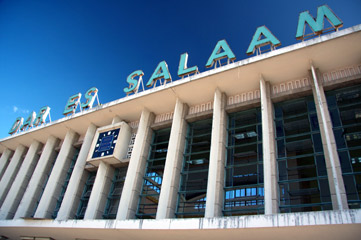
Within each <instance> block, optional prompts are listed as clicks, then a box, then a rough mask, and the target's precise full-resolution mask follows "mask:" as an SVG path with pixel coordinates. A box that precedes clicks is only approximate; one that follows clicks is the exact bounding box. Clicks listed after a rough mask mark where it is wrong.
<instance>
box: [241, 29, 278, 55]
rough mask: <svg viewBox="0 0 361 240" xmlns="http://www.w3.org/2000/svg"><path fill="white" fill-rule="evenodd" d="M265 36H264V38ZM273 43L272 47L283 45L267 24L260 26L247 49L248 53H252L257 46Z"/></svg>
mask: <svg viewBox="0 0 361 240" xmlns="http://www.w3.org/2000/svg"><path fill="white" fill-rule="evenodd" d="M262 37H263V38H262ZM268 44H270V45H271V48H273V47H277V46H280V45H281V42H280V41H279V40H278V39H277V38H276V37H275V36H274V35H273V34H272V33H271V31H270V30H268V28H267V27H266V26H261V27H258V28H257V30H256V32H255V33H254V35H253V38H252V41H251V43H250V44H249V47H248V49H247V54H248V55H252V54H254V52H255V51H256V49H257V48H260V47H263V46H265V45H268Z"/></svg>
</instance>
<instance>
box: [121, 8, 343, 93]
mask: <svg viewBox="0 0 361 240" xmlns="http://www.w3.org/2000/svg"><path fill="white" fill-rule="evenodd" d="M325 18H326V19H327V20H328V21H329V23H330V24H331V25H332V28H334V29H335V30H338V28H340V27H342V25H343V22H342V21H341V19H339V18H338V17H337V16H336V15H335V14H334V12H333V11H332V10H331V9H330V8H329V7H328V6H327V5H323V6H320V7H318V9H317V17H316V18H313V17H312V16H311V15H310V13H309V12H308V11H305V12H302V13H301V14H300V16H299V20H298V26H297V33H296V39H297V40H304V39H305V38H307V37H310V36H311V35H320V34H322V33H323V32H324V31H325V30H328V29H325V28H324V19H325ZM306 23H307V24H308V25H309V26H310V28H311V30H312V33H310V34H306V35H305V30H306ZM280 45H281V42H280V41H279V40H278V39H277V38H276V37H275V36H274V35H273V34H272V33H271V31H270V30H269V29H268V28H267V27H266V26H261V27H258V28H257V30H256V32H255V34H254V35H253V38H252V40H251V43H250V45H249V47H248V49H247V52H246V53H247V55H252V54H254V53H255V52H256V51H257V52H258V53H261V47H264V46H270V49H269V50H274V49H275V48H276V47H278V46H280ZM223 59H227V63H229V62H230V61H234V60H235V59H236V56H235V55H234V53H233V52H232V50H231V48H230V47H229V45H228V44H227V42H226V41H225V40H220V41H219V42H218V43H217V45H216V46H215V48H214V50H213V52H212V54H211V56H210V57H209V59H208V61H207V63H206V67H207V68H210V67H213V66H214V65H215V66H217V63H219V64H220V65H221V62H220V61H221V60H223ZM187 61H188V53H183V54H182V55H181V56H180V61H179V67H178V76H179V77H183V76H185V75H190V74H195V73H197V72H198V67H197V66H193V67H187ZM143 75H144V73H143V71H142V70H137V71H134V72H132V73H131V74H130V75H129V76H128V77H127V82H128V83H129V87H127V88H124V93H125V94H127V95H129V94H131V93H137V92H138V90H139V87H140V84H141V83H142V84H143V80H142V77H143ZM161 79H164V84H165V83H167V82H171V81H172V78H171V75H170V73H169V70H168V65H167V63H166V62H165V61H162V62H160V63H159V64H158V66H157V68H156V69H155V70H154V72H153V74H152V76H151V77H150V78H149V80H148V82H147V83H146V87H148V88H149V87H152V86H155V84H156V82H157V80H161ZM143 90H144V86H143Z"/></svg>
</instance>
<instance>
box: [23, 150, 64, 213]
mask: <svg viewBox="0 0 361 240" xmlns="http://www.w3.org/2000/svg"><path fill="white" fill-rule="evenodd" d="M58 154H59V152H57V151H55V152H54V156H53V158H52V159H49V160H50V161H51V163H50V170H49V171H48V172H46V173H45V178H44V182H43V185H42V186H41V192H40V194H39V195H38V198H37V200H36V202H35V207H34V209H33V212H32V213H31V215H30V217H34V215H35V212H36V209H37V208H38V206H39V202H40V200H41V197H42V196H43V193H44V190H45V187H46V184H47V183H48V180H49V177H50V174H51V171H52V170H53V167H54V164H55V161H56V158H57V157H58Z"/></svg>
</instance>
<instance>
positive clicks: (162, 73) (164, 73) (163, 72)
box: [147, 61, 172, 87]
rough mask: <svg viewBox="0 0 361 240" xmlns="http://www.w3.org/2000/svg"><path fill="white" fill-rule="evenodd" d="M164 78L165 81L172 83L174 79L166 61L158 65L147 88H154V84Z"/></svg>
mask: <svg viewBox="0 0 361 240" xmlns="http://www.w3.org/2000/svg"><path fill="white" fill-rule="evenodd" d="M162 78H164V81H167V82H168V81H172V77H171V76H170V73H169V70H168V65H167V63H166V62H165V61H162V62H160V63H159V64H158V66H157V68H156V69H155V70H154V73H153V74H152V76H151V77H150V79H149V81H148V82H147V87H151V86H153V84H154V82H156V81H157V80H158V79H162Z"/></svg>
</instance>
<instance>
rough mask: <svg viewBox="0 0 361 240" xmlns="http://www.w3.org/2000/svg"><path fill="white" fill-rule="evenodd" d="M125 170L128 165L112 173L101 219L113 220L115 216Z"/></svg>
mask: <svg viewBox="0 0 361 240" xmlns="http://www.w3.org/2000/svg"><path fill="white" fill-rule="evenodd" d="M127 170H128V165H127V166H124V167H118V168H116V169H115V171H114V176H113V180H112V185H111V187H110V191H109V194H108V198H107V202H106V205H105V209H104V213H103V219H115V218H116V216H117V212H118V207H119V202H120V197H121V195H122V191H123V186H124V181H125V177H126V175H127Z"/></svg>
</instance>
